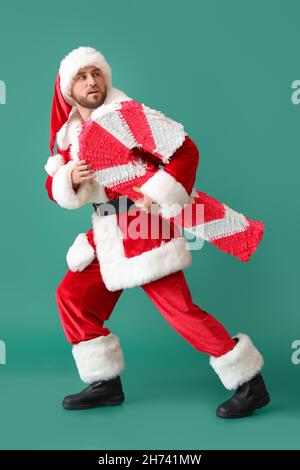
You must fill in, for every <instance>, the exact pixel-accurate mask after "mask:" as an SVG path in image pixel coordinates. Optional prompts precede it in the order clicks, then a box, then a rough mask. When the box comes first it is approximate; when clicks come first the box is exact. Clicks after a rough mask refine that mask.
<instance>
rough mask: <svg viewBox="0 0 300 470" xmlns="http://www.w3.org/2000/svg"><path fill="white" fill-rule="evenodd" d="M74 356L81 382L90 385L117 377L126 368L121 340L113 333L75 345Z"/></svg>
mask: <svg viewBox="0 0 300 470" xmlns="http://www.w3.org/2000/svg"><path fill="white" fill-rule="evenodd" d="M72 354H73V357H74V359H75V362H76V366H77V369H78V372H79V375H80V378H81V380H82V381H83V382H85V383H88V384H90V383H93V382H97V381H98V380H110V379H112V378H114V377H117V376H118V375H120V374H121V372H123V370H124V368H125V366H124V358H123V352H122V349H121V346H120V341H119V338H118V336H116V335H113V334H112V333H110V334H109V335H107V336H98V337H97V338H93V339H90V340H88V341H82V342H80V343H78V344H75V345H74V346H73V349H72Z"/></svg>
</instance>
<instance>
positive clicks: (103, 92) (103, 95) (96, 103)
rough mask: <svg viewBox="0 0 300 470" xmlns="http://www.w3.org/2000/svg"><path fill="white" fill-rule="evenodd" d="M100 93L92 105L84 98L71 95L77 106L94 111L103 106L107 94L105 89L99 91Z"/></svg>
mask: <svg viewBox="0 0 300 470" xmlns="http://www.w3.org/2000/svg"><path fill="white" fill-rule="evenodd" d="M100 91H101V93H100V95H99V98H98V100H97V101H94V102H93V103H92V102H90V101H88V100H87V99H86V98H81V97H79V96H75V95H74V94H72V98H73V99H74V100H75V102H76V103H77V104H79V106H82V107H83V108H87V109H96V108H99V106H101V105H102V104H103V102H104V101H105V98H106V94H107V91H106V89H105V90H100Z"/></svg>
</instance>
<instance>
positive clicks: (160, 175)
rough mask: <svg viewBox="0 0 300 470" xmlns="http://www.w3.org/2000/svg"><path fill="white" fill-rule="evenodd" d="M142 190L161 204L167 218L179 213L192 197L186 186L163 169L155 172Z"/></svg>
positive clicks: (163, 213) (163, 214) (162, 213)
mask: <svg viewBox="0 0 300 470" xmlns="http://www.w3.org/2000/svg"><path fill="white" fill-rule="evenodd" d="M140 190H141V191H142V193H143V194H144V195H145V196H148V197H150V198H151V199H152V200H153V201H154V202H156V203H158V204H159V205H160V206H161V215H162V216H163V217H165V218H169V217H175V216H176V215H178V214H179V213H180V212H181V210H182V209H183V206H184V205H185V204H187V203H188V201H189V198H190V196H189V194H188V192H187V191H186V189H185V188H184V186H183V185H182V184H181V183H180V182H179V181H177V180H176V179H175V178H174V177H173V176H172V175H170V174H169V173H167V172H166V171H165V170H163V169H161V170H158V171H157V172H156V173H154V175H153V176H151V178H149V179H148V180H147V181H146V183H144V184H143V185H142V186H141V187H140Z"/></svg>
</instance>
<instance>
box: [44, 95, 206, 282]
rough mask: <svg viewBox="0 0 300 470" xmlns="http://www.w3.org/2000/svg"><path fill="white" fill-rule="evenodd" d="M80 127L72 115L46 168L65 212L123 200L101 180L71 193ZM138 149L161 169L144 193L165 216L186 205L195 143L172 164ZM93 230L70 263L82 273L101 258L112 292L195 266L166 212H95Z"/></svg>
mask: <svg viewBox="0 0 300 470" xmlns="http://www.w3.org/2000/svg"><path fill="white" fill-rule="evenodd" d="M120 93H121V96H120V100H122V101H124V99H126V96H125V97H124V94H123V93H122V92H120ZM81 127H82V123H81V119H80V117H79V115H78V114H77V112H73V113H72V114H71V116H70V118H69V120H68V121H67V123H66V124H65V125H64V126H63V128H62V129H61V131H60V132H59V134H58V136H57V152H58V153H57V155H55V156H54V157H49V159H48V162H47V164H46V165H45V169H46V171H47V172H48V177H47V179H46V189H47V192H48V195H49V197H50V199H51V200H52V201H54V202H56V203H58V204H59V205H60V206H61V207H63V208H66V209H77V208H80V207H82V206H83V205H86V204H92V203H100V202H108V201H109V200H112V199H116V198H118V197H119V196H120V194H118V192H117V191H115V190H113V189H111V188H107V187H104V186H101V185H100V184H99V183H97V181H93V183H92V184H90V183H88V182H85V183H82V184H81V185H80V187H79V189H78V190H77V191H74V190H73V187H72V182H71V172H72V170H73V168H74V166H75V162H76V160H78V150H79V145H78V136H79V133H80V130H81ZM134 150H135V152H138V153H139V157H140V158H142V159H144V160H145V161H147V164H148V166H151V165H153V167H156V168H158V171H157V172H156V173H155V174H154V175H153V176H152V177H151V178H150V179H148V181H147V182H146V183H145V184H144V185H142V186H141V191H142V192H144V194H147V195H149V196H150V197H151V198H152V199H153V201H154V202H157V203H159V204H160V205H161V207H164V211H165V213H167V212H168V207H171V206H173V205H174V204H177V205H180V206H181V207H183V206H184V205H185V204H187V202H188V201H189V200H190V197H191V193H192V190H193V186H194V182H195V178H196V172H197V167H198V163H199V150H198V148H197V146H196V144H195V143H194V142H193V141H192V139H191V138H190V137H189V136H187V135H186V137H185V140H184V142H183V144H182V145H181V146H180V147H179V148H178V149H177V150H176V151H175V152H174V154H173V155H172V157H171V158H169V159H168V163H164V162H162V161H161V160H160V159H158V158H157V157H155V156H154V155H153V154H152V153H149V152H145V151H142V150H141V149H134ZM159 166H161V168H160V167H159ZM92 225H93V228H92V229H91V230H89V231H88V232H87V233H86V234H84V233H81V234H79V235H78V236H77V237H76V239H75V241H74V243H73V245H72V246H71V248H70V249H69V251H68V253H67V262H68V265H69V268H70V269H71V270H74V271H76V270H82V269H84V268H85V267H86V266H87V265H88V264H89V263H90V262H91V261H92V260H93V259H94V257H95V256H97V258H98V261H99V266H100V271H101V275H102V277H103V280H104V282H105V284H106V286H107V288H108V289H109V290H112V291H113V290H118V289H121V288H128V287H134V286H136V285H141V284H144V283H147V282H150V281H152V280H155V279H159V278H161V277H163V276H166V275H168V274H170V273H172V272H175V271H178V270H181V269H184V268H185V267H187V266H189V265H190V264H191V261H192V260H191V252H190V249H189V246H188V242H187V240H186V239H185V238H184V237H183V236H182V234H181V233H180V232H179V230H178V229H177V228H176V226H175V225H174V223H173V222H172V221H171V219H170V220H169V221H168V220H167V219H166V218H163V217H162V213H160V214H158V213H146V212H145V211H142V210H138V209H137V208H136V207H135V206H133V207H132V208H131V209H130V210H129V211H128V212H127V213H120V214H112V215H108V216H104V215H103V216H99V215H98V214H97V213H96V212H93V214H92ZM145 228H146V229H145ZM144 229H145V230H144Z"/></svg>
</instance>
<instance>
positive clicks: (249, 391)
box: [216, 374, 270, 418]
mask: <svg viewBox="0 0 300 470" xmlns="http://www.w3.org/2000/svg"><path fill="white" fill-rule="evenodd" d="M269 402H270V396H269V394H268V391H267V389H266V386H265V383H264V380H263V378H262V375H261V374H257V375H256V376H255V377H253V378H252V379H251V380H249V381H248V382H245V383H244V384H242V385H240V386H239V387H238V388H237V390H236V392H235V394H234V395H233V396H232V397H231V398H230V399H229V400H227V401H225V402H224V403H222V404H221V405H220V406H218V408H217V411H216V413H217V416H220V417H221V418H244V417H246V416H249V415H251V413H253V411H255V410H257V409H258V408H262V407H263V406H266V405H267V404H268V403H269Z"/></svg>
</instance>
